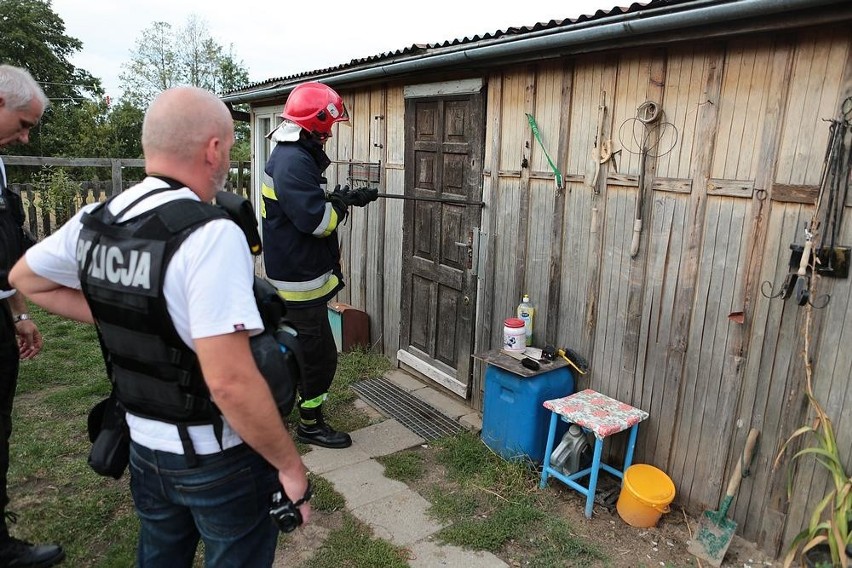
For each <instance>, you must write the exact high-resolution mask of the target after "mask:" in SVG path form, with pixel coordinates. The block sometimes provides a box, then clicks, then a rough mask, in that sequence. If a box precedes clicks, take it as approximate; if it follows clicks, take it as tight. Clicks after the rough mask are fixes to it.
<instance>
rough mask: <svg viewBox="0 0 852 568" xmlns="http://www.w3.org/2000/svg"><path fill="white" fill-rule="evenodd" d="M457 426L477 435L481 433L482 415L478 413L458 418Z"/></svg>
mask: <svg viewBox="0 0 852 568" xmlns="http://www.w3.org/2000/svg"><path fill="white" fill-rule="evenodd" d="M459 424H461V425H462V426H464V427H465V428H467V429H468V430H470V431H471V432H475V433H477V434H478V433H480V432H482V415H481V414H480V413H478V412H474V413H471V414H465V415H464V416H462V417H460V418H459Z"/></svg>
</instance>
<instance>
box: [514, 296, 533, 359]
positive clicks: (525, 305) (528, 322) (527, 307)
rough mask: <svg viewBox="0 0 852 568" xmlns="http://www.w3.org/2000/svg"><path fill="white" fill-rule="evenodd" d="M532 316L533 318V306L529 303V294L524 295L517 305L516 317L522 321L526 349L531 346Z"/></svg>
mask: <svg viewBox="0 0 852 568" xmlns="http://www.w3.org/2000/svg"><path fill="white" fill-rule="evenodd" d="M533 316H535V306H534V305H533V303H532V302H531V301H530V296H529V294H524V298H523V300H521V303H520V304H518V317H519V318H520V319H522V320H524V329H525V331H526V335H527V339H526V345H527V347H529V346H530V345H532V330H533Z"/></svg>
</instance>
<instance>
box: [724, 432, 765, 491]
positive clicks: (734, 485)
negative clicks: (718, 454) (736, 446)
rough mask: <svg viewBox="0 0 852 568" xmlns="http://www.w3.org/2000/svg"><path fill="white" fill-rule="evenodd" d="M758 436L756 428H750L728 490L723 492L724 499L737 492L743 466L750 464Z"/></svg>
mask: <svg viewBox="0 0 852 568" xmlns="http://www.w3.org/2000/svg"><path fill="white" fill-rule="evenodd" d="M759 434H760V432H759V431H758V430H757V428H752V429H751V431H750V432H749V433H748V438H747V439H746V444H745V448H744V449H743V453H742V455H741V456H740V457H739V459H737V465H736V467H734V473H733V475H731V480H730V481H729V482H728V490H727V491H725V496H726V497H733V496H734V493H736V492H737V489H738V488H739V486H740V481H742V479H743V464H748V463H750V462H751V456H752V454H753V453H754V447H755V446H756V445H757V437H758V435H759Z"/></svg>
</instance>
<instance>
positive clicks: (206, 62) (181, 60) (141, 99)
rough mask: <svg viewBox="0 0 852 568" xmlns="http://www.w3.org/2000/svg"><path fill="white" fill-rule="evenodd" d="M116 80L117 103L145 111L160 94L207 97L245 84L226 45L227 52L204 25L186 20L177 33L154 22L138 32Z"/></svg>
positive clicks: (240, 68)
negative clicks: (185, 88)
mask: <svg viewBox="0 0 852 568" xmlns="http://www.w3.org/2000/svg"><path fill="white" fill-rule="evenodd" d="M122 69H123V72H122V73H121V74H120V75H119V78H120V79H121V86H122V89H123V91H124V95H123V98H126V99H127V100H129V101H131V102H132V103H133V104H135V105H137V106H139V107H141V108H145V107H147V106H148V103H150V102H151V100H152V99H153V98H154V97H155V96H156V95H157V94H158V93H160V92H161V91H163V90H165V89H170V88H172V87H177V86H179V85H192V86H195V87H200V88H202V89H207V90H209V91H212V92H214V93H215V92H222V91H227V90H231V89H234V88H236V87H239V86H241V85H243V84H245V83H247V82H248V71H247V70H246V69H245V68H244V64H243V63H242V61H238V60H237V59H236V57H235V55H234V53H233V47H232V46H231V47H230V48H229V49H228V51H225V49H224V48H223V47H222V45H221V44H220V43H219V42H217V41H216V40H215V39H214V38H213V37H212V36H211V35H210V31H209V29H208V27H207V24H206V23H205V21H204V20H202V19H201V18H199V17H198V16H195V15H190V16H189V18H187V21H186V23H185V24H184V26H183V27H182V28H180V29H174V28H173V27H172V25H171V24H169V23H168V22H154V23H153V24H151V26H150V27H148V28H146V29H145V30H143V31H142V35H141V36H140V38H139V39H138V40H137V41H136V48H135V50H133V51H132V52H131V60H130V61H129V62H128V63H125V64H123V65H122Z"/></svg>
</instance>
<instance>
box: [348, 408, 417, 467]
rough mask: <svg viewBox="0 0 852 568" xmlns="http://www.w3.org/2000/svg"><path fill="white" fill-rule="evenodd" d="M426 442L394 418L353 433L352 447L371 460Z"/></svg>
mask: <svg viewBox="0 0 852 568" xmlns="http://www.w3.org/2000/svg"><path fill="white" fill-rule="evenodd" d="M425 442H426V440H424V439H423V438H421V437H420V436H418V435H417V434H415V433H414V432H412V431H411V430H409V429H408V428H406V427H405V426H403V425H402V424H400V423H399V422H398V421H397V420H394V419H393V418H391V419H390V420H385V421H384V422H380V423H379V424H373V425H372V426H367V427H366V428H361V429H360V430H356V431H355V432H352V446H353V447H356V448H357V449H359V450H361V451H362V452H364V453H365V454H367V455H368V456H370V457H371V458H374V457H376V456H387V455H390V454H395V453H396V452H401V451H402V450H405V449H408V448H411V447H413V446H419V445H420V444H423V443H425Z"/></svg>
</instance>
